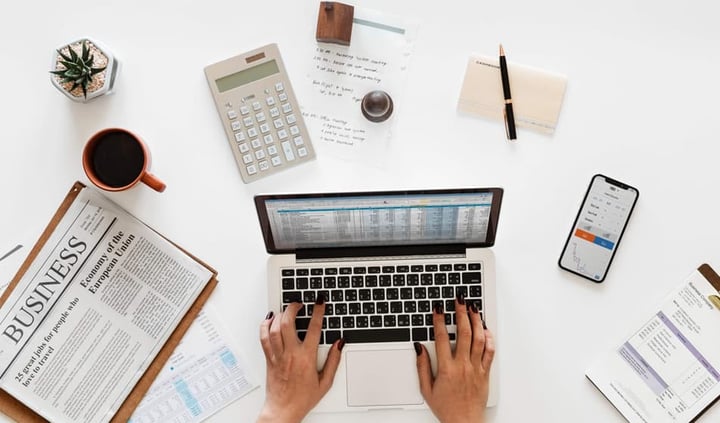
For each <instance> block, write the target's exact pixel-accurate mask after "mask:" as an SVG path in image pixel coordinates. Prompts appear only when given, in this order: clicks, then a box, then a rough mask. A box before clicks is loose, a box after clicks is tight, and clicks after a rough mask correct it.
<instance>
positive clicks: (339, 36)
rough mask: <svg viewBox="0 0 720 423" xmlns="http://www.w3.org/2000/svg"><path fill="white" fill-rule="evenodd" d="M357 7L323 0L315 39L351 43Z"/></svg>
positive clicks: (344, 43) (324, 41)
mask: <svg viewBox="0 0 720 423" xmlns="http://www.w3.org/2000/svg"><path fill="white" fill-rule="evenodd" d="M354 12H355V8H354V7H353V6H350V5H349V4H344V3H339V2H335V1H321V2H320V11H319V12H318V20H317V30H316V31H315V39H316V40H317V41H320V42H323V43H334V44H340V45H343V46H349V45H350V37H351V36H352V25H353V14H354Z"/></svg>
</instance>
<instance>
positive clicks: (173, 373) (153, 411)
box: [129, 304, 258, 423]
mask: <svg viewBox="0 0 720 423" xmlns="http://www.w3.org/2000/svg"><path fill="white" fill-rule="evenodd" d="M257 386H258V385H257V384H256V383H254V382H253V381H252V379H251V377H250V376H249V375H248V369H247V365H246V362H245V360H244V357H243V354H241V352H240V350H239V348H238V347H237V345H236V344H235V342H234V341H233V340H232V337H231V336H230V333H229V332H228V330H227V328H226V327H225V326H224V325H223V324H222V322H221V321H220V319H219V318H218V315H217V313H216V312H215V310H214V309H213V308H212V307H211V306H210V305H209V304H208V305H205V307H203V309H202V311H201V312H200V314H199V315H198V317H197V318H196V319H195V321H194V322H193V324H192V326H190V329H188V331H187V333H186V334H185V336H184V337H183V340H182V342H180V344H179V345H178V346H177V348H176V349H175V352H174V353H173V355H172V356H171V357H170V359H169V360H168V362H167V364H166V365H165V367H164V368H163V370H162V372H160V374H159V375H158V377H157V378H156V379H155V382H154V383H153V384H152V386H151V387H150V390H149V391H148V392H147V394H145V397H144V398H143V400H142V402H141V403H140V405H138V408H137V409H136V410H135V413H133V415H132V418H131V419H130V422H129V423H170V422H173V423H191V422H192V423H196V422H200V421H202V420H205V419H206V418H208V417H210V416H211V415H213V414H215V413H216V412H217V411H219V410H221V409H222V408H224V407H226V406H227V405H228V404H230V403H231V402H233V401H235V400H237V399H239V398H241V397H243V396H244V395H246V394H247V393H248V392H250V391H252V390H253V389H255V388H257Z"/></svg>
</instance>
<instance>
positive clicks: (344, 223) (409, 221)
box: [255, 188, 503, 253]
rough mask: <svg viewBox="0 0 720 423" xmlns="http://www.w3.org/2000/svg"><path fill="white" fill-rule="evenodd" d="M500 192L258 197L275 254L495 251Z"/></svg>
mask: <svg viewBox="0 0 720 423" xmlns="http://www.w3.org/2000/svg"><path fill="white" fill-rule="evenodd" d="M502 193H503V191H502V189H500V188H484V189H483V188H475V189H459V190H428V191H393V192H356V193H330V194H328V193H325V194H288V195H258V196H256V197H255V204H256V207H257V210H258V216H259V218H260V224H261V227H262V231H263V237H264V238H265V245H266V247H267V250H268V252H270V253H285V252H294V251H297V250H309V249H328V248H365V247H403V246H423V245H450V244H452V245H457V244H461V245H464V246H480V247H487V246H491V245H492V244H493V243H494V241H495V231H496V228H497V219H498V215H499V212H500V203H501V200H502Z"/></svg>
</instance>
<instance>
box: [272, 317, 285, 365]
mask: <svg viewBox="0 0 720 423" xmlns="http://www.w3.org/2000/svg"><path fill="white" fill-rule="evenodd" d="M284 314H285V312H281V313H278V314H277V315H276V316H273V318H272V319H271V320H270V349H271V350H272V355H273V357H277V356H279V355H280V354H282V353H283V351H284V350H285V343H284V342H283V338H282V333H281V332H280V322H281V321H282V318H283V315H284Z"/></svg>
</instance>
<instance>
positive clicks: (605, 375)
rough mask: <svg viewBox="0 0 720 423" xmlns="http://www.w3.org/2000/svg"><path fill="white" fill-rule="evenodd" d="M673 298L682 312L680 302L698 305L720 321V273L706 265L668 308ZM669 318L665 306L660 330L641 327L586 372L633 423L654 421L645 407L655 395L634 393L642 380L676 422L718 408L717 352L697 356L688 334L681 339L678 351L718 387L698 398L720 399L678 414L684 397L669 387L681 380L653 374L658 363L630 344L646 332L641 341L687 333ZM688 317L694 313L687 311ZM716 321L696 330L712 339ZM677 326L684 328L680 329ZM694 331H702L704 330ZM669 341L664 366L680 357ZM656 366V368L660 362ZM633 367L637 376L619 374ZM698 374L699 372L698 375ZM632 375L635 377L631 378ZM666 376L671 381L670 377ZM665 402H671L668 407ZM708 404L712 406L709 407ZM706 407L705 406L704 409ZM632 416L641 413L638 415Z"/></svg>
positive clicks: (631, 373) (646, 326)
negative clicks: (672, 412) (662, 332)
mask: <svg viewBox="0 0 720 423" xmlns="http://www.w3.org/2000/svg"><path fill="white" fill-rule="evenodd" d="M698 274H699V275H698ZM699 276H702V278H700V277H699ZM701 280H704V281H706V282H708V284H709V285H710V287H712V289H710V287H708V286H707V285H705V286H703V287H701V288H697V286H699V285H697V283H698V282H699V281H701ZM693 283H694V284H695V285H694V284H693ZM689 287H691V288H689ZM713 290H714V292H713ZM691 291H692V292H693V294H688V292H691ZM701 291H702V293H701ZM679 292H683V293H684V294H685V295H686V297H685V298H683V299H679V298H681V296H679V295H677V294H678V293H679ZM706 295H707V296H706ZM688 298H691V299H692V300H693V301H690V300H688ZM668 299H672V300H673V301H672V303H673V304H675V305H676V306H678V308H680V307H681V306H680V305H678V304H679V303H683V302H686V301H687V302H688V303H692V304H693V305H695V304H697V307H699V308H701V309H703V310H705V311H703V312H702V313H706V314H703V316H705V317H706V318H707V316H714V314H713V313H717V315H718V316H720V276H718V274H717V273H716V272H715V270H713V268H712V267H711V266H710V265H708V264H707V263H703V264H701V265H700V266H699V267H698V268H697V269H696V272H693V274H691V275H690V276H689V277H688V278H687V279H686V280H685V282H684V284H683V285H680V287H678V288H677V289H675V290H674V291H673V293H671V294H670V296H668V297H667V298H666V300H665V301H666V302H665V304H669V302H668ZM690 308H692V307H690ZM682 311H685V309H683V310H682ZM664 313H667V309H665V310H663V308H662V307H661V310H660V311H659V313H658V315H660V314H662V317H660V318H659V319H658V320H657V321H658V325H657V326H654V327H651V325H649V324H647V323H646V324H645V325H643V326H641V328H642V329H641V330H640V331H639V332H636V334H635V335H633V336H632V337H631V338H627V337H626V338H624V339H625V340H626V341H625V343H624V344H621V346H620V347H619V348H617V349H616V350H614V351H613V352H611V353H610V354H609V355H606V356H605V357H604V358H603V359H601V360H600V361H599V362H598V363H596V364H595V365H593V366H592V367H591V368H590V369H588V371H586V373H585V376H586V377H587V379H588V380H589V381H590V382H591V383H592V384H593V385H594V386H595V387H596V388H597V389H598V391H599V392H600V393H601V394H602V395H603V396H604V397H605V399H607V400H608V401H609V402H610V404H611V405H612V406H613V407H614V408H615V409H616V410H617V411H618V412H619V413H620V415H622V416H623V417H624V418H625V419H626V420H628V421H646V420H645V418H650V417H652V413H651V412H650V411H647V410H646V409H645V408H644V407H642V405H643V404H644V403H645V404H647V402H648V399H649V398H650V397H652V395H648V394H641V393H640V391H639V390H633V388H632V387H631V385H634V387H635V388H637V385H636V384H634V382H633V381H638V380H639V381H642V383H646V384H647V386H648V387H649V388H650V389H652V391H653V392H654V393H655V394H654V395H656V397H652V398H653V404H655V403H657V404H655V405H658V404H660V406H662V409H663V410H665V411H664V412H669V410H675V411H676V412H677V413H678V414H677V415H675V416H673V417H672V418H673V419H676V420H677V421H683V422H695V421H697V420H698V419H699V418H700V417H701V416H702V415H703V414H704V413H705V412H706V411H707V410H709V409H710V408H711V407H712V406H713V405H715V404H717V403H718V401H719V400H720V391H718V390H717V383H720V371H718V370H717V363H718V362H717V359H718V356H717V353H718V349H717V348H716V349H714V350H711V351H714V353H715V354H714V355H712V356H706V354H708V351H698V349H696V348H695V346H694V345H693V341H692V338H691V337H690V336H687V335H688V333H685V334H681V335H678V338H677V340H678V341H677V342H674V343H675V344H677V348H678V349H679V350H681V351H685V350H688V351H689V353H687V352H686V354H691V355H693V356H694V357H695V358H694V360H697V362H698V363H699V365H694V366H693V367H697V368H698V369H699V368H703V367H704V368H705V369H706V370H708V373H707V374H708V376H707V378H709V379H711V380H714V381H717V383H716V384H715V385H714V386H713V385H708V386H709V387H707V391H705V392H702V391H699V392H698V395H700V396H698V397H696V402H697V401H701V400H700V397H701V396H702V395H706V394H710V393H711V391H714V392H712V393H713V394H715V397H709V398H704V399H703V400H702V403H700V404H690V405H688V406H687V408H685V409H681V411H679V412H678V411H677V410H676V409H674V408H673V404H674V403H673V402H672V401H673V400H674V399H676V398H680V397H681V395H680V393H678V391H677V390H676V388H677V386H672V387H671V388H668V385H671V384H672V385H676V384H677V380H672V379H665V380H664V381H663V378H664V376H663V371H661V370H658V371H657V372H656V370H654V369H653V366H654V365H653V362H652V361H651V360H650V359H648V360H647V361H646V359H645V358H643V357H646V358H647V357H651V356H643V355H642V354H639V353H638V351H640V349H641V348H640V346H638V345H637V344H636V345H635V346H632V345H630V344H629V343H630V342H631V341H630V339H632V338H634V339H637V334H638V333H640V332H642V339H643V341H644V342H652V341H651V340H652V339H655V338H656V332H655V328H656V327H661V328H664V327H667V329H668V330H669V331H670V332H673V331H678V333H679V332H682V331H680V330H679V329H678V328H677V327H675V325H676V323H673V319H671V318H669V316H670V315H669V314H668V315H667V316H666V315H665V314H664ZM687 313H690V312H689V311H688V312H687ZM696 313H697V312H696ZM683 316H684V317H683V318H685V316H689V317H687V318H688V319H692V318H693V317H692V316H694V317H695V318H698V315H692V314H687V315H685V314H683ZM686 322H687V321H686ZM716 322H717V321H716V320H715V319H714V318H711V319H710V321H707V320H705V321H704V323H697V325H705V326H706V327H704V328H703V333H705V334H706V335H707V333H706V332H705V331H706V330H707V331H710V332H712V331H714V330H717V329H718V326H717V325H716V324H715V323H716ZM693 325H695V323H693ZM678 326H681V325H680V324H678ZM695 327H696V328H699V327H700V326H695ZM646 329H647V330H646ZM676 335H677V334H676ZM695 336H696V339H697V338H698V337H699V336H700V335H697V334H696V335H695ZM703 339H706V338H703ZM664 342H665V345H670V346H669V347H667V349H668V350H669V351H671V352H670V353H667V354H668V355H665V356H664V358H663V360H662V362H663V363H665V360H667V361H668V362H671V361H672V360H673V355H674V354H676V352H675V351H677V350H675V351H673V347H672V344H673V341H672V340H669V338H668V337H666V338H664ZM656 345H657V344H656ZM705 347H707V345H705ZM655 348H656V350H657V349H658V347H655ZM661 348H662V347H660V349H661ZM656 350H653V351H654V352H655V353H656V354H658V355H659V354H661V352H660V351H659V350H658V351H656ZM646 352H647V351H646ZM620 357H622V358H620ZM628 357H630V358H628ZM711 358H712V359H714V360H715V363H714V364H715V367H713V363H712V362H711ZM625 361H627V363H625ZM618 362H621V363H622V366H620V365H618ZM655 362H656V364H657V360H656V359H655ZM628 363H634V365H633V366H630V367H628V368H632V369H633V371H632V372H630V371H627V372H625V371H622V372H621V370H620V369H621V368H622V369H626V366H627V364H628ZM683 369H684V370H683V371H684V372H686V371H687V369H688V368H683ZM694 372H697V370H696V371H694ZM629 374H630V375H632V376H633V377H632V378H629V377H628V375H629ZM665 376H667V374H666V375H665ZM676 376H677V375H676ZM683 378H684V377H683ZM683 378H681V379H683ZM692 380H693V379H691V378H690V377H688V378H687V380H685V382H689V384H690V385H692V386H695V385H694V384H696V383H697V381H692ZM691 381H692V382H691ZM659 382H662V383H666V385H662V383H659ZM651 385H655V387H656V388H655V389H658V390H655V389H653V387H652V386H651ZM658 385H659V387H658ZM703 386H704V384H703ZM618 387H619V388H620V389H621V391H618V390H617V389H618ZM684 389H686V390H688V389H692V388H688V387H684ZM626 390H627V392H626ZM666 390H667V391H668V392H671V394H670V395H669V396H666V394H665V391H666ZM659 392H662V394H660V393H659ZM626 397H627V398H631V400H632V402H630V401H631V400H628V399H626ZM640 397H642V398H640ZM666 400H668V401H670V402H668V403H667V404H666V403H665V401H666ZM643 401H644V402H643ZM706 401H707V403H705V402H706ZM681 403H682V402H681ZM703 404H705V405H704V407H703ZM700 407H702V408H700ZM637 409H641V410H643V414H644V415H643V414H638V413H639V412H638V411H637ZM689 410H692V413H694V414H691V413H690V411H689ZM631 411H632V412H631ZM657 411H658V409H656V410H655V412H657ZM684 411H688V413H685V414H683V415H680V413H681V412H684ZM633 412H634V413H635V414H637V416H636V415H635V414H634V413H633ZM626 413H628V414H626ZM663 416H664V414H663ZM635 417H637V420H636V419H635ZM631 418H632V419H631Z"/></svg>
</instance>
